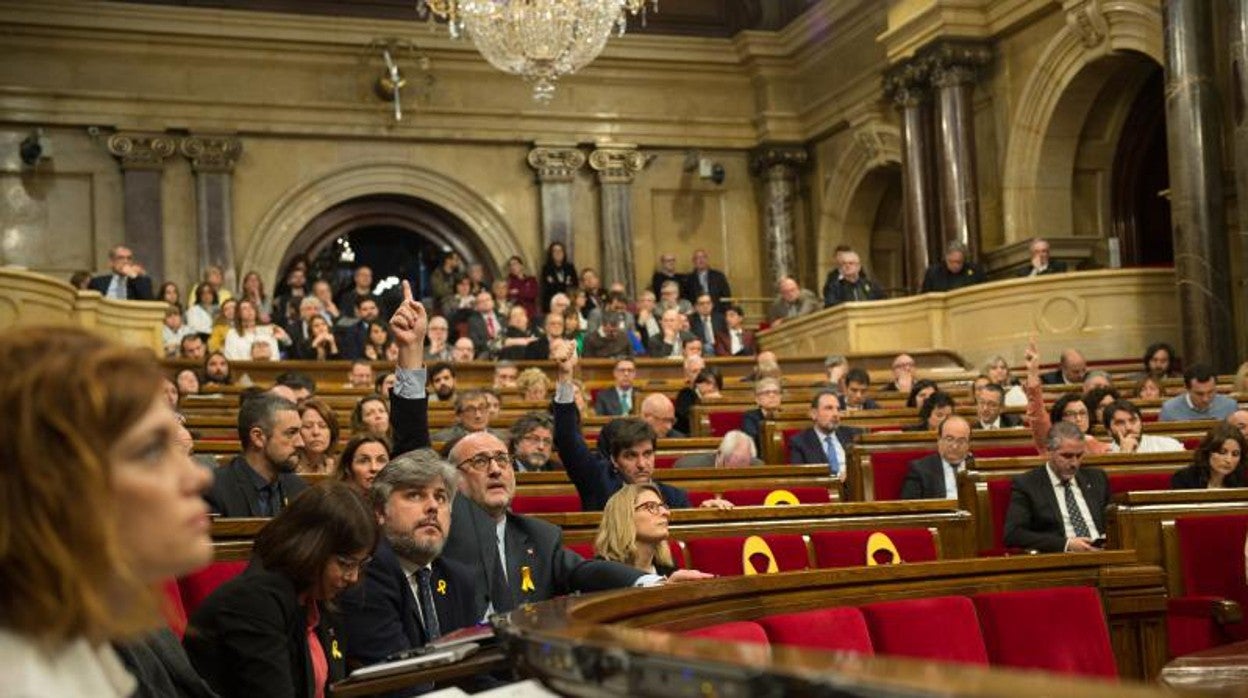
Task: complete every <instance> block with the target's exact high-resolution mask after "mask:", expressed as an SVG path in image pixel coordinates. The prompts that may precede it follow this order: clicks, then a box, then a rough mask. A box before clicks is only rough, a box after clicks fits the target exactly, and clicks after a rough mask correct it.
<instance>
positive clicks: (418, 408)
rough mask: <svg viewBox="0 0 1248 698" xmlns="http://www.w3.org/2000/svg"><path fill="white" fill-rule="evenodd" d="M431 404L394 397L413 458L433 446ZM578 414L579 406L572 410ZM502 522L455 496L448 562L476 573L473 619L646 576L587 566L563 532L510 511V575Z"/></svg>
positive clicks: (400, 437) (600, 564) (398, 427)
mask: <svg viewBox="0 0 1248 698" xmlns="http://www.w3.org/2000/svg"><path fill="white" fill-rule="evenodd" d="M428 407H429V404H428V400H427V399H420V400H409V399H406V398H402V397H399V396H398V395H396V394H395V393H394V391H391V392H390V427H391V430H392V432H393V434H394V444H395V447H394V452H395V453H396V454H397V453H407V452H408V451H411V450H415V449H417V448H428V447H429V413H428ZM571 407H572V409H573V410H575V409H576V406H575V405H572V406H571ZM496 526H497V522H496V521H495V520H494V519H493V518H491V517H490V515H489V513H487V512H486V511H485V510H484V509H482V508H481V507H479V506H477V505H476V503H475V502H473V501H472V500H470V499H468V498H467V497H465V496H463V495H462V494H457V495H455V504H454V507H453V508H452V509H451V531H450V533H448V534H447V537H446V547H444V548H443V549H442V557H443V558H445V559H448V560H453V561H455V562H458V563H460V564H461V565H463V566H465V567H467V568H468V569H469V570H471V572H472V575H473V576H472V588H473V592H474V597H473V605H474V611H473V614H474V616H476V617H477V618H481V617H483V616H484V615H485V611H486V608H487V607H488V606H489V605H490V604H491V603H492V604H493V605H494V610H495V611H499V612H502V611H510V610H511V609H513V608H515V607H516V606H518V605H520V604H524V603H530V602H534V601H545V600H546V599H550V598H554V597H555V596H559V595H562V594H568V593H570V592H574V591H581V592H588V591H602V590H604V589H616V588H619V587H627V586H632V584H633V583H634V582H636V581H637V579H638V578H639V577H641V571H640V570H638V569H636V568H633V567H629V566H627V565H621V564H619V563H615V562H607V561H603V560H589V561H586V560H585V559H583V558H582V557H581V556H580V555H577V554H576V553H574V552H572V551H571V550H568V549H567V548H564V547H563V531H562V530H561V529H560V528H559V527H558V526H555V525H554V524H550V523H547V522H545V521H542V520H541V519H535V518H532V517H529V516H522V515H520V514H513V513H511V512H507V523H506V524H505V529H504V530H505V532H504V536H505V541H506V549H507V560H506V561H505V564H506V570H507V571H506V573H504V572H503V570H502V569H501V567H500V566H499V559H498V538H497V536H496V534H495V528H496ZM526 567H527V568H528V570H529V579H530V580H531V581H532V585H531V587H532V588H529V589H526V588H524V587H527V586H530V585H527V584H525V578H524V572H523V569H524V568H526Z"/></svg>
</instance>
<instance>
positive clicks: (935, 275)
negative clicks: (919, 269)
mask: <svg viewBox="0 0 1248 698" xmlns="http://www.w3.org/2000/svg"><path fill="white" fill-rule="evenodd" d="M986 280H987V279H985V278H984V274H983V272H981V271H980V270H979V267H978V266H976V265H974V264H971V263H970V262H967V263H966V265H965V266H963V267H962V271H960V272H958V273H957V274H950V273H949V268H948V267H946V266H945V262H944V260H941V261H939V262H937V263H935V264H933V265H932V266H930V267H928V268H927V271H926V272H924V274H923V288H922V292H923V293H930V292H934V291H954V290H957V289H959V288H963V287H965V286H973V285H974V284H978V283H982V282H984V281H986Z"/></svg>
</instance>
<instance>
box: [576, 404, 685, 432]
mask: <svg viewBox="0 0 1248 698" xmlns="http://www.w3.org/2000/svg"><path fill="white" fill-rule="evenodd" d="M582 411H583V410H582ZM641 421H643V422H645V423H646V424H649V425H650V428H651V429H653V430H654V435H655V437H656V438H659V439H684V438H687V437H688V436H689V435H688V434H687V433H685V432H683V431H680V430H679V429H676V428H675V424H676V406H675V405H674V404H673V403H672V400H671V398H669V397H668V396H666V395H664V394H663V393H650V394H649V395H647V396H646V397H645V398H644V399H643V400H642V401H641Z"/></svg>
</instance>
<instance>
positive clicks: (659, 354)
mask: <svg viewBox="0 0 1248 698" xmlns="http://www.w3.org/2000/svg"><path fill="white" fill-rule="evenodd" d="M694 339H697V337H694V336H693V333H692V332H681V333H680V343H681V346H684V345H685V344H688V343H689V342H690V341H692V340H694ZM703 349H706V347H703ZM646 354H648V355H649V356H650V357H652V358H655V359H666V358H670V357H671V355H672V345H671V344H668V343H667V342H665V341H663V335H662V334H656V335H655V336H653V337H651V338H650V341H649V342H647V343H646Z"/></svg>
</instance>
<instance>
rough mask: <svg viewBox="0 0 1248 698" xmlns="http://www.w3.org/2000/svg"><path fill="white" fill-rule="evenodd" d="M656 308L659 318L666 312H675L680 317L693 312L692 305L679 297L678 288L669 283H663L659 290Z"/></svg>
mask: <svg viewBox="0 0 1248 698" xmlns="http://www.w3.org/2000/svg"><path fill="white" fill-rule="evenodd" d="M657 307H658V310H659V315H660V316H662V314H663V312H664V311H667V310H675V311H677V312H679V313H680V314H681V315H688V314H689V313H692V312H693V304H691V303H690V302H689V301H688V300H686V299H684V298H681V297H680V286H678V285H676V284H675V283H673V282H671V281H667V282H664V283H663V285H662V286H661V287H660V288H659V300H658V306H657Z"/></svg>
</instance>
